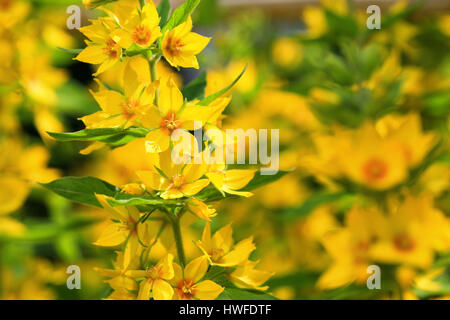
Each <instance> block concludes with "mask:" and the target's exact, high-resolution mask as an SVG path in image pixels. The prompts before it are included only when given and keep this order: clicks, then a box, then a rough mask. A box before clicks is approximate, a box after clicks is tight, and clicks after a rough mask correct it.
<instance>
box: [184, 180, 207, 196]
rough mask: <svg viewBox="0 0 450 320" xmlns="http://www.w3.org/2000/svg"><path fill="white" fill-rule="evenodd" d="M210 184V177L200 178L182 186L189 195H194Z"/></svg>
mask: <svg viewBox="0 0 450 320" xmlns="http://www.w3.org/2000/svg"><path fill="white" fill-rule="evenodd" d="M208 184H209V180H208V179H200V180H197V181H195V182H192V183H188V184H185V185H183V187H182V188H181V192H182V193H183V194H184V195H186V196H188V197H189V196H193V195H194V194H197V193H199V192H200V191H201V190H202V189H203V188H205V187H206V186H207V185H208Z"/></svg>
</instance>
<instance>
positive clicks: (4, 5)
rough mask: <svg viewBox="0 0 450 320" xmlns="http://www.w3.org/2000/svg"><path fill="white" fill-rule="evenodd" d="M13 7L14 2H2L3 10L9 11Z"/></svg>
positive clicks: (5, 0)
mask: <svg viewBox="0 0 450 320" xmlns="http://www.w3.org/2000/svg"><path fill="white" fill-rule="evenodd" d="M11 6H12V1H11V0H1V1H0V9H1V10H5V11H6V10H8V9H9V8H11Z"/></svg>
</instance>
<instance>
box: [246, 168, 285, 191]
mask: <svg viewBox="0 0 450 320" xmlns="http://www.w3.org/2000/svg"><path fill="white" fill-rule="evenodd" d="M289 172H291V171H283V170H281V171H278V172H277V173H276V174H272V175H262V174H261V172H260V171H257V172H256V173H255V176H254V177H253V179H252V180H250V182H249V183H248V184H247V185H246V186H245V187H244V188H242V189H241V190H239V191H252V190H254V189H257V188H260V187H262V186H265V185H266V184H269V183H272V182H275V181H277V180H279V179H281V178H282V177H283V176H284V175H286V174H288V173H289Z"/></svg>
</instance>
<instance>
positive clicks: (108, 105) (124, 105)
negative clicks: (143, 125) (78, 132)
mask: <svg viewBox="0 0 450 320" xmlns="http://www.w3.org/2000/svg"><path fill="white" fill-rule="evenodd" d="M98 84H99V86H100V90H99V91H98V92H92V91H91V94H92V95H93V96H94V98H95V100H96V101H97V102H98V104H99V105H100V107H101V109H102V111H98V112H95V113H93V114H91V115H88V116H85V117H82V118H80V120H82V121H83V122H84V124H85V125H86V128H89V129H91V128H114V127H121V126H125V127H129V126H133V125H139V123H140V120H141V119H142V118H143V117H144V116H145V115H146V114H147V112H148V110H150V108H151V107H152V106H153V101H154V97H155V90H156V83H152V84H150V85H147V84H146V83H140V82H139V81H138V77H137V74H136V72H134V71H133V70H132V69H131V68H127V69H126V70H125V73H124V92H123V94H121V93H119V92H117V91H114V90H108V89H106V88H105V87H104V86H103V85H102V84H101V83H100V82H99V81H98Z"/></svg>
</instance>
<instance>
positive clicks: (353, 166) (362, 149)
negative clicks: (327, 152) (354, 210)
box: [336, 124, 408, 190]
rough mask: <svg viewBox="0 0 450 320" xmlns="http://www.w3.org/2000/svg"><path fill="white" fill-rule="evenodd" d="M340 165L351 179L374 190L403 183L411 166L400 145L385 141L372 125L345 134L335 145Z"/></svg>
mask: <svg viewBox="0 0 450 320" xmlns="http://www.w3.org/2000/svg"><path fill="white" fill-rule="evenodd" d="M336 146H337V148H338V150H339V154H338V157H339V163H340V164H341V165H342V169H343V172H344V174H345V175H346V176H347V177H349V178H350V179H351V180H353V181H355V182H357V183H359V184H362V185H365V186H368V187H370V188H372V189H377V190H383V189H388V188H390V187H393V186H395V185H397V184H399V183H400V182H402V181H404V180H405V179H406V177H407V175H408V171H407V169H408V166H407V163H406V161H405V158H404V156H403V154H402V153H400V152H398V151H399V145H398V143H397V142H396V141H395V140H393V139H383V138H382V137H380V135H379V134H378V133H377V132H376V130H375V128H374V126H373V125H372V124H365V125H364V126H363V127H362V128H360V129H358V130H356V131H353V132H351V133H350V135H349V136H346V135H345V134H344V135H343V136H342V137H340V138H339V140H338V141H337V143H336Z"/></svg>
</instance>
